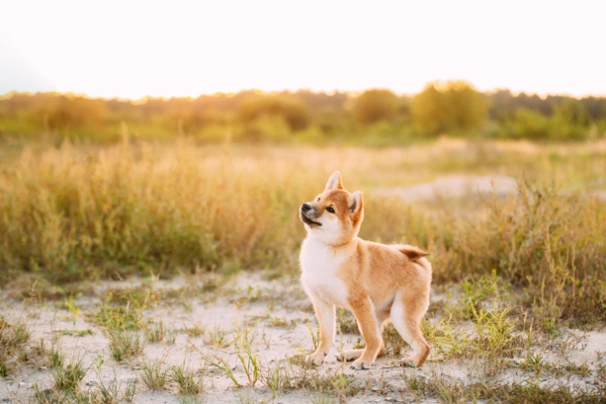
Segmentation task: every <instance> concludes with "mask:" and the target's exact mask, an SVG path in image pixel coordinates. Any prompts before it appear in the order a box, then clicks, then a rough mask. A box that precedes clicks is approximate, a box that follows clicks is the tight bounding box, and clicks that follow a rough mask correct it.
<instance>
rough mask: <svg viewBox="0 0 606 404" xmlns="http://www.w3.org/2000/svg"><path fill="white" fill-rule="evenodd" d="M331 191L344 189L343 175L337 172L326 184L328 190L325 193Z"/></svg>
mask: <svg viewBox="0 0 606 404" xmlns="http://www.w3.org/2000/svg"><path fill="white" fill-rule="evenodd" d="M331 189H343V182H341V173H340V172H338V171H335V172H334V173H332V175H331V176H330V178H329V179H328V182H327V183H326V188H325V189H324V191H330V190H331Z"/></svg>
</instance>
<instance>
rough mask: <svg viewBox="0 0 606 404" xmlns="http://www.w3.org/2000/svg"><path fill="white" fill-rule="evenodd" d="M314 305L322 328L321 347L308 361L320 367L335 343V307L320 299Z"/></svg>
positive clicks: (319, 346)
mask: <svg viewBox="0 0 606 404" xmlns="http://www.w3.org/2000/svg"><path fill="white" fill-rule="evenodd" d="M313 305H314V310H315V312H316V317H317V319H318V325H319V326H320V345H318V348H317V349H316V351H315V352H314V353H312V354H311V355H309V356H308V357H307V361H308V362H311V363H312V364H314V365H316V366H318V365H321V364H322V363H323V362H324V357H326V355H328V351H330V348H332V346H333V345H334V343H335V306H334V305H333V304H329V303H326V302H325V301H323V300H320V299H313Z"/></svg>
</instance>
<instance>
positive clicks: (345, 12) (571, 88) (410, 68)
mask: <svg viewBox="0 0 606 404" xmlns="http://www.w3.org/2000/svg"><path fill="white" fill-rule="evenodd" d="M2 8H3V12H2V13H1V17H0V37H1V38H3V39H2V41H0V58H1V60H2V63H0V94H3V93H5V92H8V91H10V90H19V91H41V90H42V91H49V90H50V91H52V90H54V91H61V92H76V93H86V94H89V95H92V96H103V97H114V96H121V97H131V98H139V97H142V96H145V95H154V96H186V95H190V96H197V95H198V94H200V93H213V92H217V91H222V92H235V91H239V90H241V89H248V88H258V89H261V90H265V91H271V90H284V89H290V90H296V89H301V88H308V89H312V90H323V91H331V90H334V89H339V90H348V91H359V90H363V89H367V88H372V87H384V88H390V89H392V90H394V91H396V92H399V93H415V92H418V91H420V90H421V89H422V88H423V86H424V85H425V84H426V83H428V82H431V81H435V80H449V79H463V80H467V81H469V82H471V83H473V84H474V85H475V86H476V87H477V88H478V89H480V90H484V91H486V90H492V89H495V88H504V87H506V88H509V89H511V90H512V91H514V92H517V91H526V92H537V93H540V94H546V93H565V94H572V95H585V94H596V95H605V94H606V79H604V76H603V72H602V71H603V67H604V61H605V57H604V56H603V52H602V50H601V47H602V44H601V42H602V39H603V29H602V27H603V16H604V15H606V3H603V2H597V1H579V2H576V3H574V6H573V5H572V4H571V3H568V2H566V3H565V2H548V1H536V2H522V1H512V2H507V3H494V2H482V1H464V2H448V1H430V2H374V3H372V4H371V3H365V2H346V1H337V2H319V1H311V2H301V3H293V2H280V1H260V2H247V1H224V2H185V1H175V2H171V3H161V2H145V1H128V2H119V1H107V2H97V3H90V2H79V1H65V0H64V1H57V2H46V1H33V0H25V1H19V2H10V3H5V4H4V5H3V6H2Z"/></svg>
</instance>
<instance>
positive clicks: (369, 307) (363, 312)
mask: <svg viewBox="0 0 606 404" xmlns="http://www.w3.org/2000/svg"><path fill="white" fill-rule="evenodd" d="M349 304H350V307H351V311H352V313H353V315H354V316H355V318H356V320H357V321H358V327H359V328H360V332H361V333H362V338H364V343H365V344H366V347H365V348H364V351H363V352H362V355H361V356H360V357H359V358H358V359H356V360H355V361H354V362H353V363H352V364H351V367H352V369H369V368H370V365H372V364H374V362H375V359H376V358H377V355H378V354H379V352H380V350H381V348H382V346H383V343H382V341H381V335H380V329H379V324H378V321H377V316H376V315H375V309H374V307H373V304H372V302H371V301H370V298H369V297H363V298H357V299H350V301H349Z"/></svg>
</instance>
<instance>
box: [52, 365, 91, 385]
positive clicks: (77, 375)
mask: <svg viewBox="0 0 606 404" xmlns="http://www.w3.org/2000/svg"><path fill="white" fill-rule="evenodd" d="M87 372H88V369H85V368H84V366H83V365H82V359H81V358H74V359H72V360H71V361H70V362H69V363H67V364H66V365H64V366H60V367H56V368H54V369H53V379H54V381H55V388H56V389H58V390H61V391H69V392H75V391H77V389H78V386H79V384H80V381H81V380H82V379H83V378H84V376H86V373H87Z"/></svg>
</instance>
